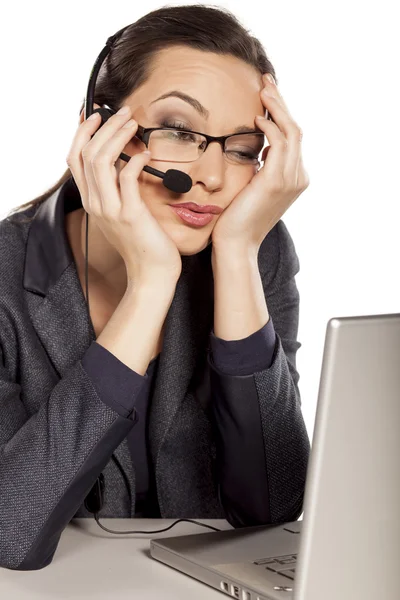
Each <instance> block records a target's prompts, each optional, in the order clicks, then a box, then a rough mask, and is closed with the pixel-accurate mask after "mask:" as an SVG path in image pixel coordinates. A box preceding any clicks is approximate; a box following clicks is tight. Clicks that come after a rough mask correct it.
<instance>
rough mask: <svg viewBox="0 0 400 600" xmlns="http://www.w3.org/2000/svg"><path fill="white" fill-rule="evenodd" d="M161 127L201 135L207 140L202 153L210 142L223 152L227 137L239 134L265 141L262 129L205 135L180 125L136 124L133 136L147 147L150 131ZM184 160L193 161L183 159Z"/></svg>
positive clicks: (258, 162)
mask: <svg viewBox="0 0 400 600" xmlns="http://www.w3.org/2000/svg"><path fill="white" fill-rule="evenodd" d="M161 129H168V130H171V131H182V133H197V135H201V136H203V137H204V138H206V140H207V143H206V147H205V148H204V150H203V153H204V152H205V151H206V150H207V148H208V145H209V144H210V143H211V142H218V143H219V144H220V145H221V147H222V152H223V153H224V154H225V142H226V140H227V139H228V138H231V137H236V136H239V135H248V134H250V135H257V136H262V137H263V139H264V141H265V133H263V132H262V131H260V132H258V131H242V132H241V133H231V134H229V135H220V136H215V135H207V134H206V133H201V132H200V131H192V130H191V129H181V128H180V127H143V126H142V125H139V124H138V127H137V130H136V134H135V135H134V136H133V137H137V138H138V139H139V140H140V141H141V142H143V143H144V144H145V146H146V148H148V144H149V138H150V134H151V132H152V131H159V130H161ZM261 151H262V150H260V153H261ZM200 156H201V155H200ZM199 158H200V157H199ZM195 160H197V159H195ZM184 162H195V161H184ZM252 164H253V165H256V164H260V161H259V160H257V162H255V163H252Z"/></svg>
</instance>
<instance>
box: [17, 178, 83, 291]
mask: <svg viewBox="0 0 400 600" xmlns="http://www.w3.org/2000/svg"><path fill="white" fill-rule="evenodd" d="M78 208H82V200H81V197H80V194H79V190H78V187H77V185H76V183H75V181H74V179H73V178H72V177H70V179H68V180H67V181H66V182H65V183H64V184H63V185H62V186H61V187H60V188H58V189H57V190H56V191H55V192H54V193H53V194H52V195H51V196H50V197H49V198H48V199H47V200H45V201H44V202H43V203H42V204H41V205H40V206H39V208H38V209H37V211H36V214H35V218H34V219H33V221H32V224H31V227H30V229H29V234H28V240H27V246H26V259H25V270H24V281H23V285H24V288H25V289H26V290H29V291H31V292H35V293H37V294H40V295H41V296H46V295H47V293H48V291H49V289H50V288H51V287H52V286H53V285H54V284H55V283H56V282H57V281H58V279H59V278H60V276H61V274H62V273H63V271H64V270H65V269H66V268H67V267H68V265H70V264H71V262H72V261H73V260H74V258H73V255H72V251H71V248H70V245H69V243H68V239H67V235H66V231H65V225H64V223H65V215H66V214H67V213H69V212H72V211H73V210H76V209H78ZM89 302H90V299H89Z"/></svg>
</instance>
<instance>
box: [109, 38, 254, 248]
mask: <svg viewBox="0 0 400 600" xmlns="http://www.w3.org/2000/svg"><path fill="white" fill-rule="evenodd" d="M262 88H263V83H262V78H261V74H260V73H257V71H256V70H255V69H254V68H253V67H251V66H250V65H248V64H246V63H245V62H243V61H241V60H239V59H237V58H234V57H233V56H228V55H224V56H223V55H218V54H214V53H211V52H203V51H200V50H196V49H192V48H189V47H186V46H180V47H178V46H176V47H172V48H168V49H165V50H162V51H161V52H159V53H158V55H157V58H156V59H155V61H154V63H153V65H152V74H151V76H150V78H149V79H148V81H146V83H144V84H143V85H142V86H141V87H140V88H138V89H137V90H136V91H135V92H134V93H133V94H132V95H131V96H130V97H129V98H127V99H126V100H125V102H124V104H128V105H129V106H130V107H131V109H132V117H133V118H134V119H135V120H136V121H137V122H138V123H139V124H140V125H142V126H143V127H161V126H162V124H163V122H164V123H165V122H167V123H168V126H175V125H180V126H181V127H185V128H186V129H190V130H193V131H198V132H201V133H206V134H209V135H214V136H221V135H228V134H230V133H234V132H235V129H236V128H237V127H239V126H246V128H248V129H249V130H252V129H254V128H255V127H256V126H255V122H254V117H255V116H256V115H262V116H264V114H265V108H264V106H263V104H262V102H261V98H260V91H261V90H262ZM172 91H179V92H183V93H184V94H186V95H188V96H191V97H192V98H193V99H195V101H196V103H197V104H198V106H200V105H202V106H203V107H204V109H205V110H206V111H207V113H208V115H207V114H206V115H204V114H200V113H199V112H198V111H197V110H196V108H194V107H193V106H192V105H191V104H189V103H188V102H186V101H184V100H182V99H180V98H177V97H173V96H170V97H168V98H164V99H162V100H157V99H158V98H159V97H160V96H162V95H164V94H166V93H168V92H172ZM143 150H145V146H144V144H143V142H141V141H140V140H138V139H137V138H133V139H132V140H131V141H130V142H129V143H128V144H127V145H126V146H125V149H124V152H125V153H126V154H128V155H129V156H132V155H133V154H135V153H137V152H142V151H143ZM118 163H119V166H118V167H117V168H119V169H120V168H121V166H122V165H124V164H126V163H124V162H123V161H122V160H119V161H118ZM148 164H149V166H153V167H155V168H156V169H159V170H161V171H163V172H165V171H167V170H168V169H170V168H172V169H179V170H181V171H184V172H185V173H188V174H189V175H190V177H191V179H192V181H193V187H192V188H191V190H190V191H189V192H187V193H185V194H177V193H175V192H172V191H170V190H168V189H167V188H166V187H165V186H164V185H163V184H162V180H161V178H159V177H155V176H154V175H151V174H150V173H146V172H145V171H142V172H141V174H140V176H139V189H140V194H141V197H142V199H143V200H144V201H145V202H146V205H147V207H148V208H149V210H150V212H151V213H152V215H153V216H154V217H155V218H156V219H157V221H158V222H159V224H160V226H161V227H162V228H163V229H164V230H165V232H166V233H167V234H168V235H169V236H170V238H171V239H172V240H173V241H174V242H175V244H176V246H177V248H178V250H179V251H180V253H181V254H183V255H191V254H197V253H198V252H200V251H201V250H203V249H204V248H205V247H206V246H207V245H208V244H209V243H211V233H212V230H213V228H214V226H215V224H216V222H217V220H218V218H219V216H220V215H215V216H214V218H213V220H212V221H211V222H210V223H209V224H208V225H205V226H203V227H195V226H192V225H188V224H186V223H184V222H183V221H182V220H181V218H180V217H179V216H178V215H177V214H176V213H175V211H174V210H172V209H171V208H170V206H169V204H176V203H179V202H197V203H198V204H215V205H217V206H219V207H221V208H222V209H223V210H224V209H225V208H227V207H228V206H229V204H230V203H231V202H232V200H233V199H234V198H235V196H236V195H237V194H238V193H239V192H240V191H241V190H242V189H243V188H244V187H245V186H246V185H247V184H248V183H249V181H250V180H251V179H252V177H253V176H254V175H255V173H256V172H257V170H258V165H237V164H232V163H230V162H228V161H227V160H226V159H225V157H224V155H223V152H222V147H221V145H220V144H218V143H212V144H210V145H209V146H208V148H207V150H206V151H205V152H203V154H202V155H201V156H200V158H198V159H197V160H195V161H194V162H189V163H188V162H180V163H176V162H164V161H159V160H152V159H150V162H149V163H148Z"/></svg>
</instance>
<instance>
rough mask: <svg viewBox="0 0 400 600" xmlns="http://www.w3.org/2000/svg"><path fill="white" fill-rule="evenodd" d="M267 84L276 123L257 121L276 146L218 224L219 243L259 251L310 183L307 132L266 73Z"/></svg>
mask: <svg viewBox="0 0 400 600" xmlns="http://www.w3.org/2000/svg"><path fill="white" fill-rule="evenodd" d="M263 83H264V85H265V87H264V88H263V89H262V91H261V92H260V96H261V99H262V102H263V105H264V106H265V107H266V109H267V110H268V111H269V112H270V113H271V114H272V116H273V119H274V122H272V121H269V120H267V119H266V118H258V117H255V122H256V125H257V126H258V127H259V129H261V130H262V131H263V132H264V133H265V135H266V136H267V139H268V142H269V143H270V146H267V147H266V148H264V151H263V154H262V160H263V161H265V162H264V165H263V166H262V167H261V168H260V169H259V171H258V172H257V173H256V174H255V175H254V177H253V178H252V179H251V181H250V182H249V183H248V184H247V185H246V186H245V187H244V188H243V190H242V191H241V192H240V193H239V194H238V195H237V196H236V197H235V198H234V199H233V200H232V202H231V204H230V205H229V206H228V207H227V208H226V209H225V211H224V212H223V213H222V214H221V216H220V217H219V219H218V221H217V222H216V224H215V227H214V229H213V231H212V243H213V246H214V247H219V246H221V245H226V244H227V243H228V244H229V243H230V242H234V243H235V244H236V245H237V244H240V245H241V246H244V247H249V248H255V249H256V250H257V251H258V249H259V247H260V245H261V242H262V241H263V239H264V238H265V237H266V235H267V234H268V232H269V231H270V230H271V229H272V228H273V227H274V225H275V224H276V223H277V222H278V221H279V219H280V218H281V217H282V215H283V214H284V213H285V212H286V210H287V209H288V208H289V206H290V205H291V204H293V202H294V201H295V200H296V198H298V197H299V196H300V194H301V193H302V192H304V190H305V189H306V188H307V187H308V185H309V179H308V176H307V173H306V171H305V170H304V167H303V161H302V156H301V140H302V131H301V129H300V128H299V126H298V125H297V124H296V123H295V121H294V120H293V119H292V117H291V115H290V113H289V111H288V108H287V106H286V104H285V102H284V100H283V98H282V96H281V95H280V93H279V91H278V88H277V86H276V85H275V84H274V83H272V82H271V81H269V79H268V78H267V77H266V75H265V74H264V75H263ZM275 123H276V124H275ZM267 155H268V160H266V158H267Z"/></svg>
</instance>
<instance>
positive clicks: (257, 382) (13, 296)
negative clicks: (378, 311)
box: [0, 186, 310, 570]
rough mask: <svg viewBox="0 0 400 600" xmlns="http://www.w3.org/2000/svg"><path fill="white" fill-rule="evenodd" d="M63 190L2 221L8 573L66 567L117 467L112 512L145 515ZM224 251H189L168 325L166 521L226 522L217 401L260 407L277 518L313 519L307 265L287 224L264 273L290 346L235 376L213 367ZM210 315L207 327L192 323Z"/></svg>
mask: <svg viewBox="0 0 400 600" xmlns="http://www.w3.org/2000/svg"><path fill="white" fill-rule="evenodd" d="M60 193H63V186H62V187H61V188H59V189H58V190H57V191H56V192H55V193H54V194H53V195H52V196H51V197H50V198H49V199H48V200H46V201H45V202H44V203H43V204H41V205H40V207H39V209H37V207H36V208H35V207H30V208H28V209H25V210H24V211H22V212H21V213H16V214H15V215H13V217H12V218H13V220H14V221H18V220H19V218H20V217H19V216H21V218H25V217H30V216H32V215H33V214H34V213H35V211H36V210H37V212H36V215H35V219H34V220H33V221H32V222H31V223H29V224H23V223H11V222H10V221H9V220H8V219H4V220H2V221H0V489H1V495H0V566H3V567H6V568H11V569H20V570H28V569H39V568H42V567H44V566H47V565H48V564H49V563H50V562H51V561H52V558H53V555H54V553H55V550H56V548H57V545H58V542H59V539H60V536H61V534H62V531H63V530H64V528H65V527H66V525H67V524H68V522H69V521H70V520H71V519H72V518H73V517H90V516H92V515H91V514H90V513H89V512H88V511H87V510H86V508H85V507H84V505H83V501H84V498H85V497H86V495H87V494H88V492H89V491H90V489H91V487H92V486H93V484H94V482H95V480H96V478H97V476H98V475H99V473H100V472H103V474H104V476H105V479H106V480H107V484H108V485H107V494H106V497H105V505H104V509H103V510H102V516H112V517H132V516H133V515H134V513H135V470H134V467H133V465H132V461H131V457H130V454H129V449H128V445H127V440H126V436H127V435H128V433H129V432H130V430H131V428H132V426H133V421H132V419H131V418H125V417H123V416H121V415H119V414H117V413H116V412H115V411H114V410H113V409H112V408H111V407H110V406H108V405H106V404H105V403H104V402H102V401H101V399H100V397H99V395H98V394H97V392H96V389H95V386H94V385H93V383H92V381H91V379H90V377H89V376H88V374H87V373H86V371H85V370H84V369H83V367H82V362H81V360H82V357H83V356H84V354H85V352H86V351H87V350H88V347H89V346H90V344H91V343H92V342H93V341H95V339H96V336H95V332H94V330H93V326H92V323H91V320H90V318H89V314H88V309H87V304H86V301H85V297H84V295H83V291H82V288H81V284H80V282H79V278H78V274H77V270H76V265H75V262H74V260H73V256H72V253H71V249H70V247H69V244H68V241H67V237H66V233H65V229H64V210H65V208H64V203H63V201H59V202H57V200H60V197H59V195H60ZM210 261H211V246H208V247H207V248H206V249H205V250H203V251H202V252H200V253H198V254H196V255H193V256H182V273H181V276H180V278H179V281H178V283H177V286H176V291H175V295H174V298H173V301H172V304H171V306H170V309H169V311H168V315H167V318H166V322H165V332H164V340H163V349H162V352H161V355H160V363H159V368H158V373H157V379H156V382H155V386H154V391H153V395H152V398H151V408H150V415H149V450H150V454H151V457H152V462H153V465H154V468H155V477H156V485H157V495H158V502H159V506H160V512H161V516H162V517H164V518H185V517H186V518H226V513H225V512H224V509H223V506H222V505H221V502H220V497H219V494H218V482H216V481H215V476H214V463H215V457H216V444H215V437H214V435H213V428H212V424H211V421H210V417H209V410H208V408H209V406H210V403H212V401H213V398H214V399H215V398H218V399H221V400H222V399H223V400H224V401H225V402H237V403H243V402H246V398H253V399H254V400H255V401H256V402H257V403H258V405H259V414H260V421H261V426H262V432H263V439H264V448H265V455H266V464H267V469H268V482H269V494H270V514H271V521H270V522H271V523H278V522H285V521H291V520H295V519H297V518H298V517H299V516H300V514H301V513H302V502H303V494H304V488H305V480H306V471H307V464H308V458H309V452H310V444H309V440H308V435H307V431H306V427H305V424H304V421H303V417H302V413H301V401H300V393H299V389H298V380H299V374H298V372H297V370H296V352H297V350H298V349H299V348H300V346H301V344H300V343H299V342H298V341H297V331H298V315H299V294H298V290H297V287H296V283H295V278H294V277H295V275H296V273H297V272H298V270H299V261H298V257H297V255H296V252H295V248H294V245H293V241H292V239H291V237H290V235H289V233H288V230H287V228H286V226H285V224H284V223H283V221H282V220H280V221H279V222H278V223H277V224H276V225H275V227H274V228H273V229H272V230H271V231H270V232H269V234H268V235H267V236H266V238H265V239H264V240H263V242H262V244H261V247H260V251H259V255H258V266H259V271H260V275H261V278H262V282H263V287H264V293H265V298H266V302H267V306H268V310H269V313H270V316H271V318H272V319H273V323H274V327H275V331H276V335H277V346H276V351H275V355H274V360H273V362H272V364H271V366H270V367H269V368H268V369H265V370H262V371H258V372H255V373H253V374H251V375H246V376H239V375H238V376H233V375H226V374H223V373H221V372H219V371H218V370H216V369H213V368H210V363H209V361H207V360H206V356H207V351H208V348H209V336H210V331H211V329H212V327H213V314H214V313H213V311H214V305H213V298H214V294H213V291H214V290H213V277H212V268H211V262H210ZM193 314H195V315H196V319H193V318H192V315H193Z"/></svg>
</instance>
